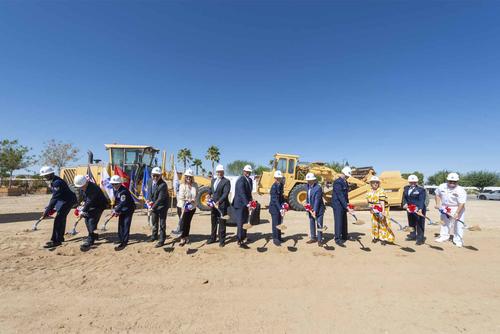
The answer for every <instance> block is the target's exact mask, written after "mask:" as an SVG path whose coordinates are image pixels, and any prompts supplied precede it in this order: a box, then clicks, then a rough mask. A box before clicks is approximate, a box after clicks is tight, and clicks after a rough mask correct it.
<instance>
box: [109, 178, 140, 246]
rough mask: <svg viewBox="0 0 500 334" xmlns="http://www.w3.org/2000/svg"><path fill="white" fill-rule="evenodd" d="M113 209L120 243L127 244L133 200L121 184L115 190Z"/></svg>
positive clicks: (133, 207)
mask: <svg viewBox="0 0 500 334" xmlns="http://www.w3.org/2000/svg"><path fill="white" fill-rule="evenodd" d="M113 210H114V211H115V212H116V213H118V214H119V216H118V238H119V239H120V243H122V244H125V245H126V244H127V243H128V238H129V235H130V225H131V224H132V215H133V214H134V211H135V202H134V198H133V197H132V194H130V191H129V190H128V189H127V188H125V187H124V186H123V185H121V186H120V188H118V190H115V207H114V208H113Z"/></svg>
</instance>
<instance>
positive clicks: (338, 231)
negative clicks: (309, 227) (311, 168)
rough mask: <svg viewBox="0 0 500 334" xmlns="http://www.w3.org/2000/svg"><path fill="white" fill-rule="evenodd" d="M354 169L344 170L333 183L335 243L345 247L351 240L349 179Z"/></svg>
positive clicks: (347, 168)
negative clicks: (348, 213)
mask: <svg viewBox="0 0 500 334" xmlns="http://www.w3.org/2000/svg"><path fill="white" fill-rule="evenodd" d="M351 173H352V169H351V167H349V166H345V167H344V168H342V172H341V173H340V175H339V177H338V178H337V179H336V180H335V181H334V182H333V192H332V208H333V219H334V226H335V243H336V244H337V245H338V246H340V247H344V243H345V242H346V240H347V239H348V238H349V236H348V230H347V212H351V211H352V209H351V208H350V207H349V183H348V182H347V179H348V178H349V177H351V175H352V174H351Z"/></svg>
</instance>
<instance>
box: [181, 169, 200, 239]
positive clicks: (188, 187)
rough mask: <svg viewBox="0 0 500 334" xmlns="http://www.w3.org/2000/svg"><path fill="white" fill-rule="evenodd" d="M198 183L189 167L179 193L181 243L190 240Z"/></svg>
mask: <svg viewBox="0 0 500 334" xmlns="http://www.w3.org/2000/svg"><path fill="white" fill-rule="evenodd" d="M197 192H198V185H197V184H196V183H195V182H194V180H193V171H192V170H191V169H187V170H186V171H185V172H184V182H183V183H181V184H180V186H179V192H178V194H177V215H178V216H179V224H180V232H181V236H180V241H181V242H180V243H179V246H184V245H185V244H186V243H188V242H189V230H190V229H191V220H192V219H193V215H194V213H195V212H196V193H197Z"/></svg>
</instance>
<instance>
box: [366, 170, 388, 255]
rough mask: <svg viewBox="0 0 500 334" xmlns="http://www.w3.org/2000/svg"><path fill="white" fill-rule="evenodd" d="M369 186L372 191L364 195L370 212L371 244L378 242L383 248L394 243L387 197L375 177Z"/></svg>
mask: <svg viewBox="0 0 500 334" xmlns="http://www.w3.org/2000/svg"><path fill="white" fill-rule="evenodd" d="M370 186H371V187H372V189H371V190H370V192H369V193H368V195H366V199H367V200H368V206H369V207H370V212H371V220H372V242H373V243H376V242H377V241H379V240H380V243H381V244H382V245H383V246H385V245H386V244H387V243H393V242H394V232H393V231H392V228H391V223H390V221H389V206H388V205H387V195H386V194H385V190H384V189H382V188H381V187H380V179H379V178H378V177H377V176H372V177H371V179H370Z"/></svg>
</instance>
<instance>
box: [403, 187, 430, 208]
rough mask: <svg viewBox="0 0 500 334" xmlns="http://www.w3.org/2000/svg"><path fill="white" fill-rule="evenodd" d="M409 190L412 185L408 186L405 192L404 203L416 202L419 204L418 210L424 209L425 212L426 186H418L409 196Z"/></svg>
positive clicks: (415, 203)
mask: <svg viewBox="0 0 500 334" xmlns="http://www.w3.org/2000/svg"><path fill="white" fill-rule="evenodd" d="M408 190H410V186H406V187H405V188H404V192H403V205H405V204H414V205H416V206H417V210H420V209H421V210H422V212H423V213H425V210H426V207H425V197H426V196H427V194H426V192H425V188H423V187H421V186H416V187H415V189H414V190H413V192H412V193H411V195H409V196H408Z"/></svg>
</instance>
